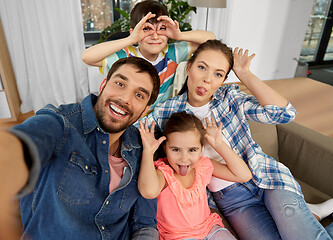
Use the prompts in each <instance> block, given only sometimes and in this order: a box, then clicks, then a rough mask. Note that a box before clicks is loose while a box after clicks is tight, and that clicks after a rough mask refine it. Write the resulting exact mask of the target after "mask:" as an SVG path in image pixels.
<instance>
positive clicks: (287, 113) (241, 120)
mask: <svg viewBox="0 0 333 240" xmlns="http://www.w3.org/2000/svg"><path fill="white" fill-rule="evenodd" d="M186 102H187V92H185V93H184V94H182V95H180V96H175V97H173V98H170V99H168V100H166V101H165V102H163V103H161V104H158V105H157V106H156V107H155V110H154V111H153V112H152V113H151V114H149V115H148V116H147V117H145V118H148V121H149V125H151V123H152V121H155V123H156V127H157V128H158V129H159V130H162V129H164V125H165V123H166V121H167V120H168V119H169V117H170V116H171V114H172V113H174V112H181V111H186V112H188V113H192V112H191V111H190V110H188V109H186ZM209 107H210V109H211V110H212V112H213V115H214V118H215V120H216V122H217V123H219V122H222V134H223V135H224V136H225V138H226V139H227V140H228V142H229V144H230V146H231V148H232V149H233V150H234V151H235V152H236V153H237V154H238V155H239V156H241V157H242V158H243V160H244V161H245V162H246V163H247V165H248V167H249V169H250V170H251V172H252V176H253V177H252V180H253V181H254V182H255V184H256V185H257V186H258V187H260V188H264V189H286V190H290V191H293V192H295V193H297V194H299V195H301V196H303V194H302V192H301V188H300V186H299V184H298V183H297V182H296V180H295V179H294V177H293V176H292V174H291V172H290V170H289V169H288V168H287V167H286V166H284V165H283V164H282V163H280V162H278V161H276V160H275V159H273V158H272V157H270V156H268V155H267V154H265V153H264V152H263V151H262V149H261V148H260V146H259V145H258V144H257V143H256V142H255V141H254V140H253V139H252V137H251V134H250V128H249V124H248V122H247V119H249V120H252V121H256V122H261V123H268V124H281V123H288V122H291V121H293V120H294V119H295V116H296V110H295V108H294V107H293V106H292V105H291V104H290V103H288V105H287V106H286V107H284V108H280V107H278V106H275V105H266V106H261V105H260V104H259V102H258V101H257V99H256V98H255V97H253V96H250V95H247V94H245V93H244V92H242V91H240V90H239V89H238V86H237V85H236V84H232V85H230V84H226V85H223V86H221V87H220V88H219V89H218V90H217V91H216V92H215V94H214V95H213V97H212V100H211V101H210V103H209Z"/></svg>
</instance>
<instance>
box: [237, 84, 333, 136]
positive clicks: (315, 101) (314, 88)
mask: <svg viewBox="0 0 333 240" xmlns="http://www.w3.org/2000/svg"><path fill="white" fill-rule="evenodd" d="M265 83H266V84H267V85H269V86H270V87H271V88H273V89H274V90H275V91H277V92H278V93H280V94H281V95H282V96H284V97H285V98H287V99H288V100H289V101H290V102H291V104H292V105H293V106H294V107H295V108H296V110H297V112H298V114H297V116H296V119H295V122H297V123H299V124H301V125H303V126H305V127H308V128H310V129H313V130H315V131H317V132H320V133H322V134H324V135H327V136H330V137H332V138H333V86H331V85H329V84H325V83H321V82H318V81H315V80H312V79H310V78H291V79H281V80H271V81H265ZM240 89H241V90H243V91H245V92H247V89H245V86H241V87H240Z"/></svg>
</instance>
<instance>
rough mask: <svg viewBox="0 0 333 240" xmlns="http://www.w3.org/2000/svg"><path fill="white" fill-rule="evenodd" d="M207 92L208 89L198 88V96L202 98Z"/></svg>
mask: <svg viewBox="0 0 333 240" xmlns="http://www.w3.org/2000/svg"><path fill="white" fill-rule="evenodd" d="M206 92H207V89H206V88H204V87H197V94H198V95H200V96H202V95H204V94H205V93H206Z"/></svg>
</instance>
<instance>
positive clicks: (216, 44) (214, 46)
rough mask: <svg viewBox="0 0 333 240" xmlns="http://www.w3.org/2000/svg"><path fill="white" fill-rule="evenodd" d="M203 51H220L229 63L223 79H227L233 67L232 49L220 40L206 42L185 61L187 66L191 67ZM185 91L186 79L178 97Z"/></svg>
mask: <svg viewBox="0 0 333 240" xmlns="http://www.w3.org/2000/svg"><path fill="white" fill-rule="evenodd" d="M205 50H215V51H220V52H221V53H223V54H224V55H225V56H226V57H227V60H228V62H229V70H228V72H227V73H226V75H225V78H227V77H228V74H229V72H230V71H231V69H232V68H233V66H234V55H233V53H232V48H230V47H228V46H227V45H226V44H224V43H222V42H221V41H220V40H217V39H212V40H207V41H206V42H204V43H202V44H200V45H199V47H198V48H197V50H195V51H194V53H193V54H192V56H191V57H190V59H189V60H188V61H187V62H188V64H190V65H192V64H193V63H194V61H195V59H196V58H197V57H198V55H199V54H200V53H201V52H203V51H205ZM186 90H187V79H186V81H185V83H184V85H183V87H182V89H181V90H180V91H179V93H178V95H181V94H183V93H184V92H185V91H186Z"/></svg>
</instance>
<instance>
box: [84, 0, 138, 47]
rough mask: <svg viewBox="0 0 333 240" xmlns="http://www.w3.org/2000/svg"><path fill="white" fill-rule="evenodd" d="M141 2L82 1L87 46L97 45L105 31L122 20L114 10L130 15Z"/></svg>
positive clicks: (117, 0) (126, 0) (127, 0)
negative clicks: (136, 4)
mask: <svg viewBox="0 0 333 240" xmlns="http://www.w3.org/2000/svg"><path fill="white" fill-rule="evenodd" d="M136 2H139V0H132V1H131V0H81V8H82V21H83V30H84V37H85V41H86V46H87V47H89V46H91V45H92V44H94V43H96V42H97V41H98V39H99V34H100V32H101V31H103V29H104V28H105V27H107V26H109V25H111V24H112V23H113V22H114V21H116V20H118V19H119V18H120V14H119V13H118V12H117V11H116V10H114V8H120V9H122V10H124V11H126V12H128V13H130V11H131V9H132V7H133V6H134V5H135V3H136Z"/></svg>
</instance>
